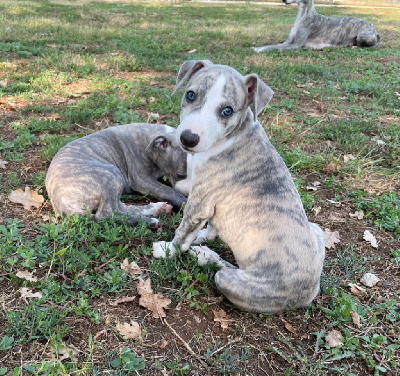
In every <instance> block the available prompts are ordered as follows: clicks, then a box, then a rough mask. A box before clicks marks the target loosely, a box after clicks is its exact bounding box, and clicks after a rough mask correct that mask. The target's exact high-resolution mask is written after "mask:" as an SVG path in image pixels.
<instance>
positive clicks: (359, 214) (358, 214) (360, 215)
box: [349, 210, 364, 220]
mask: <svg viewBox="0 0 400 376" xmlns="http://www.w3.org/2000/svg"><path fill="white" fill-rule="evenodd" d="M349 216H350V217H351V218H357V219H359V220H361V219H363V218H364V212H363V211H362V210H360V211H356V212H355V213H354V214H353V213H349Z"/></svg>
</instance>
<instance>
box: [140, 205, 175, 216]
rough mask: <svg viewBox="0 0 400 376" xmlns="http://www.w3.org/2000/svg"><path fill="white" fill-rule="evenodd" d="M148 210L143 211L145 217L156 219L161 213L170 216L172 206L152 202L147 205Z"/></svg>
mask: <svg viewBox="0 0 400 376" xmlns="http://www.w3.org/2000/svg"><path fill="white" fill-rule="evenodd" d="M147 207H148V209H147V210H146V211H145V215H152V216H154V217H158V216H159V215H160V214H161V213H166V214H170V213H171V211H172V206H171V205H169V204H167V203H166V202H154V203H152V204H149V205H147Z"/></svg>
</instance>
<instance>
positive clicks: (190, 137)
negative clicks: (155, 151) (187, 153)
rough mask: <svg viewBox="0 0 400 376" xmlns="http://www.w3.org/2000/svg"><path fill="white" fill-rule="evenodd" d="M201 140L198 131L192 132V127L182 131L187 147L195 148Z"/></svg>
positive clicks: (183, 140)
mask: <svg viewBox="0 0 400 376" xmlns="http://www.w3.org/2000/svg"><path fill="white" fill-rule="evenodd" d="M199 141H200V136H199V135H198V134H196V133H192V131H191V130H190V129H185V130H184V131H183V132H182V133H181V142H182V145H183V146H185V147H187V148H194V147H195V146H196V145H197V144H198V143H199Z"/></svg>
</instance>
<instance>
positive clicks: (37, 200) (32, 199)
mask: <svg viewBox="0 0 400 376" xmlns="http://www.w3.org/2000/svg"><path fill="white" fill-rule="evenodd" d="M8 199H9V200H10V201H11V202H14V203H16V204H22V205H23V206H24V208H25V209H26V210H28V209H30V207H31V206H33V207H35V208H39V207H40V206H41V205H42V204H43V202H44V197H43V196H42V195H39V194H38V193H37V192H36V191H31V190H30V189H29V187H25V191H23V190H22V189H21V188H19V189H17V190H16V191H12V192H11V193H10V194H9V195H8Z"/></svg>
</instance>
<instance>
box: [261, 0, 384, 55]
mask: <svg viewBox="0 0 400 376" xmlns="http://www.w3.org/2000/svg"><path fill="white" fill-rule="evenodd" d="M283 2H284V3H285V4H293V3H297V4H298V6H299V7H298V11H297V16H296V21H295V23H294V25H293V26H292V29H291V30H290V33H289V37H288V38H287V39H286V41H285V42H283V43H281V44H273V45H270V46H264V47H254V50H255V51H256V52H263V51H267V50H291V49H297V48H301V47H305V48H310V49H315V50H320V49H322V48H325V47H351V46H357V47H371V46H375V45H377V44H378V43H379V40H380V37H379V34H378V33H377V32H376V30H375V28H374V27H373V26H372V25H371V24H370V23H369V22H367V21H364V20H361V19H359V18H354V17H326V16H323V15H321V14H318V13H317V12H316V10H315V7H314V0H283Z"/></svg>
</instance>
